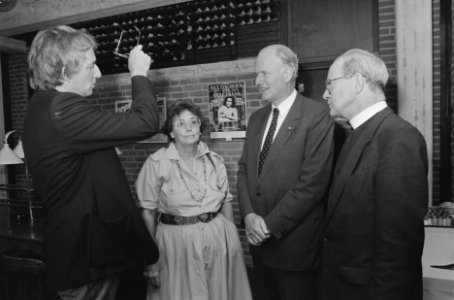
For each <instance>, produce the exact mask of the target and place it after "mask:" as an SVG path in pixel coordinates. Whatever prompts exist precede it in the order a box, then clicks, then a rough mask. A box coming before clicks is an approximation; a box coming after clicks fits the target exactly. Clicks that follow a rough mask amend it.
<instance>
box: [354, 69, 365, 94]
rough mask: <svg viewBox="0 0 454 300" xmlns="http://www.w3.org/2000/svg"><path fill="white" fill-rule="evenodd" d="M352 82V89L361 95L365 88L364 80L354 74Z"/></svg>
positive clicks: (362, 77)
mask: <svg viewBox="0 0 454 300" xmlns="http://www.w3.org/2000/svg"><path fill="white" fill-rule="evenodd" d="M353 82H354V89H355V92H356V93H357V94H359V93H361V92H362V91H363V90H364V88H365V87H366V78H365V77H364V76H363V75H361V74H359V73H356V74H355V75H353Z"/></svg>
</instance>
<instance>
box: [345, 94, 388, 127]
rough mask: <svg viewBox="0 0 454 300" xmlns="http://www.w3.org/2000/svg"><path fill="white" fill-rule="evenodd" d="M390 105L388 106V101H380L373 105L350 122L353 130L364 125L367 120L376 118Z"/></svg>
mask: <svg viewBox="0 0 454 300" xmlns="http://www.w3.org/2000/svg"><path fill="white" fill-rule="evenodd" d="M387 106H388V105H387V104H386V101H384V100H383V101H379V102H377V103H374V104H372V105H371V106H369V107H368V108H366V109H365V110H363V111H362V112H360V113H359V114H357V115H356V116H354V117H353V118H352V119H351V120H350V125H352V127H353V129H356V128H358V127H359V126H361V125H362V124H364V123H365V122H366V121H367V120H369V119H370V118H372V117H373V116H375V115H376V114H377V113H379V112H380V111H382V110H383V109H385V108H386V107H387Z"/></svg>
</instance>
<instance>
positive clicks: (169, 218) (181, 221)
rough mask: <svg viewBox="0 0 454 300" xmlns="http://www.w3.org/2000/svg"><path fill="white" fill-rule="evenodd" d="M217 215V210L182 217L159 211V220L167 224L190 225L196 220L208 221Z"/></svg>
mask: <svg viewBox="0 0 454 300" xmlns="http://www.w3.org/2000/svg"><path fill="white" fill-rule="evenodd" d="M217 215H218V213H217V212H209V213H204V214H201V215H198V216H192V217H183V216H173V215H168V214H163V213H161V216H160V221H161V222H162V223H164V224H168V225H190V224H195V223H198V222H203V223H208V222H210V221H211V220H213V219H214V218H215V217H216V216H217Z"/></svg>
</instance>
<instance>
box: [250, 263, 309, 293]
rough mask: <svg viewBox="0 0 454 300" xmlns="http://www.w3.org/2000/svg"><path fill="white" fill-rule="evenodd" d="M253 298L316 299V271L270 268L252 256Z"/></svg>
mask: <svg viewBox="0 0 454 300" xmlns="http://www.w3.org/2000/svg"><path fill="white" fill-rule="evenodd" d="M253 263H254V269H253V280H254V284H253V285H252V287H253V290H252V293H253V296H254V299H255V300H316V298H317V295H316V271H315V270H309V271H287V270H278V269H274V268H271V267H269V266H267V265H265V264H263V263H262V262H261V261H260V260H259V259H256V258H254V260H253Z"/></svg>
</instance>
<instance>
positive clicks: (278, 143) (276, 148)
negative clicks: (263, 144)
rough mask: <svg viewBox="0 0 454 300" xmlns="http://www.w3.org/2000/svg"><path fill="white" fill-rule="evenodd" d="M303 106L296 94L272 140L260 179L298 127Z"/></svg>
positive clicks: (269, 168) (300, 98) (299, 96)
mask: <svg viewBox="0 0 454 300" xmlns="http://www.w3.org/2000/svg"><path fill="white" fill-rule="evenodd" d="M303 104H304V100H303V98H302V97H301V95H299V94H297V97H296V99H295V101H294V102H293V105H292V107H291V108H290V110H289V112H288V114H287V116H286V118H285V119H284V122H282V125H281V127H280V128H279V131H278V132H277V134H276V138H275V139H274V141H273V144H272V145H271V148H270V151H269V153H268V156H267V158H266V160H265V164H264V165H263V168H262V173H261V175H260V178H263V176H264V175H265V174H266V173H268V172H269V171H270V170H271V168H272V166H273V164H274V162H275V160H276V158H277V157H278V156H279V153H280V152H281V151H282V149H284V148H285V145H286V143H287V142H288V139H289V138H290V136H291V135H292V133H293V131H294V129H295V127H296V126H297V125H298V123H299V122H300V119H301V118H302V107H303ZM270 113H271V112H270ZM262 137H263V135H262ZM259 151H260V150H259ZM259 153H260V152H259ZM257 164H258V163H257ZM260 178H259V182H260Z"/></svg>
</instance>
